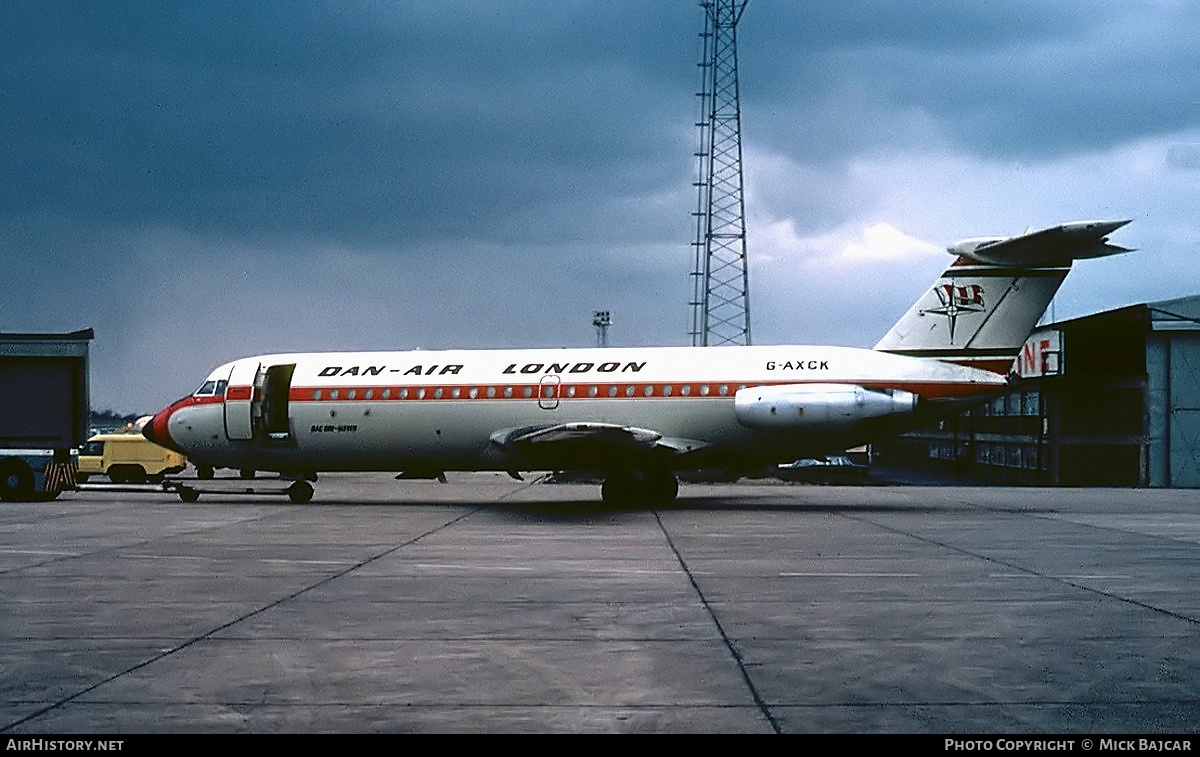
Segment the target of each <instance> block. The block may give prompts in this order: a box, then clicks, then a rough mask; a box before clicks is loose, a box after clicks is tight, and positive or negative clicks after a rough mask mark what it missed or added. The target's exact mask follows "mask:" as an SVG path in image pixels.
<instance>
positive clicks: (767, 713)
mask: <svg viewBox="0 0 1200 757" xmlns="http://www.w3.org/2000/svg"><path fill="white" fill-rule="evenodd" d="M654 520H656V521H657V522H658V528H659V530H660V531H662V535H663V536H664V537H665V538H666V540H667V545H668V546H669V547H670V548H671V552H672V553H674V555H675V559H676V560H678V561H679V567H681V568H683V572H684V574H685V575H687V578H688V582H689V583H691V585H692V589H693V590H694V591H695V592H696V596H697V597H699V598H700V604H701V605H703V606H704V611H705V612H706V613H708V617H709V618H710V619H711V620H712V622H713V625H714V626H716V628H717V633H718V634H720V636H721V643H723V644H724V645H725V648H726V649H727V650H729V654H730V656H732V657H733V661H734V664H736V665H737V669H738V672H739V673H741V675H742V680H743V681H745V683H746V688H747V689H749V690H750V695H751V696H752V697H753V698H754V704H755V705H757V706H758V711H759V712H761V713H762V716H763V717H764V718H766V720H767V723H769V724H770V725H771V730H772V731H774V732H775V733H783V731H782V729H780V727H779V723H778V722H777V721H776V720H775V717H774V716H773V715H772V714H771V708H770V707H769V706H767V703H766V702H765V701H764V700H763V698H762V695H761V694H759V692H758V687H757V686H755V685H754V679H753V678H751V676H750V671H749V670H747V669H746V662H745V660H743V659H742V654H741V652H739V651H738V649H737V646H736V645H735V644H734V643H733V640H732V639H730V638H729V634H727V633H725V627H724V626H723V625H721V620H720V619H719V618H718V617H717V613H716V611H715V610H714V609H713V607H712V605H711V604H709V602H708V598H707V597H705V596H704V590H703V589H701V588H700V584H699V583H697V581H696V576H695V574H693V573H692V570H691V568H689V567H688V564H687V560H685V559H683V555H682V554H680V552H679V549H678V547H676V546H675V540H674V539H672V538H671V533H670V532H669V531H668V530H667V527H666V525H665V524H664V523H663V521H662V515H661V514H660V513H659V512H658V511H657V510H655V511H654Z"/></svg>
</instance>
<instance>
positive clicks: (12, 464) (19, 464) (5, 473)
mask: <svg viewBox="0 0 1200 757" xmlns="http://www.w3.org/2000/svg"><path fill="white" fill-rule="evenodd" d="M32 497H33V471H32V470H30V469H29V466H28V465H26V464H25V463H24V462H23V461H21V460H5V461H4V462H2V463H0V499H2V500H4V501H5V502H26V501H28V500H29V499H31V498H32Z"/></svg>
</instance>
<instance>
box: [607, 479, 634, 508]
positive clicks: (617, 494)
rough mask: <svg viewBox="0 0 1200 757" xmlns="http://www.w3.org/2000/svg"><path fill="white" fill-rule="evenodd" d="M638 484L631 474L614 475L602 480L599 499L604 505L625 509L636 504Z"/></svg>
mask: <svg viewBox="0 0 1200 757" xmlns="http://www.w3.org/2000/svg"><path fill="white" fill-rule="evenodd" d="M640 483H641V482H639V481H638V478H637V476H635V475H633V474H632V473H628V472H625V471H622V472H619V473H614V474H612V475H611V476H609V477H608V478H606V479H604V485H603V486H601V487H600V498H601V499H603V500H604V504H606V505H613V506H618V507H627V506H629V505H632V504H635V503H636V502H637V500H638V490H639V488H640Z"/></svg>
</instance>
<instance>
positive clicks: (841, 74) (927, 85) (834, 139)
mask: <svg viewBox="0 0 1200 757" xmlns="http://www.w3.org/2000/svg"><path fill="white" fill-rule="evenodd" d="M753 11H754V13H753V14H751V12H750V10H748V11H747V13H746V16H745V18H744V20H743V26H744V27H745V28H743V29H742V30H741V31H742V35H743V37H747V38H753V39H754V40H755V44H754V45H753V46H748V47H747V49H746V52H745V53H744V54H743V55H742V59H743V61H744V63H743V68H744V69H747V70H748V71H750V72H752V74H753V76H752V78H750V79H748V83H747V84H746V85H745V86H744V87H743V92H744V94H743V99H744V101H745V102H746V108H747V110H748V111H749V113H750V114H751V116H750V118H749V119H748V120H749V121H750V123H752V124H754V126H753V127H752V128H751V129H749V131H750V133H752V134H754V135H755V136H756V138H757V139H759V140H761V141H762V142H763V143H764V144H770V145H772V146H775V147H778V148H779V149H783V150H786V151H787V152H790V153H792V154H796V155H802V156H804V157H805V158H807V159H811V160H830V161H839V160H844V159H845V157H846V156H847V155H852V154H856V153H869V152H873V151H880V150H886V151H894V150H897V149H907V148H916V149H923V148H926V147H928V145H929V140H930V139H931V138H934V139H939V140H946V141H948V142H950V143H952V144H955V145H957V146H958V147H959V148H960V149H963V150H965V151H967V152H970V153H974V154H977V155H980V156H983V157H986V158H990V159H1037V158H1045V157H1047V156H1052V155H1060V154H1063V153H1064V152H1079V151H1089V150H1095V149H1103V148H1105V147H1109V146H1112V145H1115V144H1119V143H1121V142H1122V141H1125V140H1128V139H1131V138H1134V137H1137V136H1142V135H1146V134H1163V133H1170V132H1171V131H1173V130H1177V129H1181V128H1185V127H1189V126H1194V125H1196V124H1197V123H1200V97H1198V96H1197V94H1196V88H1195V80H1196V72H1197V71H1198V70H1200V48H1198V47H1197V45H1195V43H1194V30H1195V29H1197V28H1200V5H1197V4H1195V3H1187V2H1179V3H1176V2H1167V3H1147V2H1124V1H1115V2H1059V3H1044V2H1005V3H990V2H938V3H919V4H911V3H893V2H882V1H881V2H862V3H853V4H833V3H826V4H821V3H819V4H816V5H815V6H814V5H812V4H807V3H806V4H793V3H781V2H759V3H755V4H754V7H753ZM767 40H769V41H767ZM785 49H786V50H787V51H788V54H787V55H786V56H781V55H780V51H782V50H785ZM914 125H915V126H917V127H925V128H927V127H928V126H929V125H935V127H936V131H934V132H933V133H930V132H928V131H926V130H925V129H924V128H913V127H914Z"/></svg>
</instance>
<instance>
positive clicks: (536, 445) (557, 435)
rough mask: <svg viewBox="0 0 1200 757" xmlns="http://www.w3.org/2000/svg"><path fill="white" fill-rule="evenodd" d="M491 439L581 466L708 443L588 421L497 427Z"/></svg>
mask: <svg viewBox="0 0 1200 757" xmlns="http://www.w3.org/2000/svg"><path fill="white" fill-rule="evenodd" d="M491 441H492V444H493V445H495V446H496V447H498V448H500V449H501V450H503V451H504V452H506V453H509V454H512V455H515V456H517V457H520V458H524V459H528V460H531V461H538V462H545V461H554V462H555V463H556V465H555V467H583V468H597V467H604V466H605V465H606V464H612V463H614V462H615V461H616V460H620V461H622V462H630V461H632V462H635V463H636V462H638V461H642V462H650V461H656V460H661V459H663V458H670V457H674V456H677V455H681V454H686V453H688V452H694V451H696V450H699V449H702V448H704V447H707V446H708V443H707V442H701V441H696V440H692V439H677V438H672V437H664V436H663V435H662V434H660V433H659V432H657V431H653V430H651V429H647V428H638V427H636V426H622V425H620V424H616V423H597V422H592V421H580V422H574V423H555V424H551V425H546V426H526V427H523V428H512V429H500V430H499V431H496V432H495V433H493V434H492V435H491Z"/></svg>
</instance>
